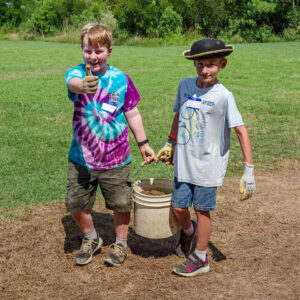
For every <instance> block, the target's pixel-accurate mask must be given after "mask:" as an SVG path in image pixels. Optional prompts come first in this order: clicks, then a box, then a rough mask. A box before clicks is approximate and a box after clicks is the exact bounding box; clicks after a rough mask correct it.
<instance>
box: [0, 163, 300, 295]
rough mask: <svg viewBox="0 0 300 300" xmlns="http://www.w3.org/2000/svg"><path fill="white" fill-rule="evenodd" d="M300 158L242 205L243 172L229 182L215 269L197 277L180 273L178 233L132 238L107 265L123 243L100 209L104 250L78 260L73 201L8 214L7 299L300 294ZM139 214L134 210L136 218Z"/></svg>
mask: <svg viewBox="0 0 300 300" xmlns="http://www.w3.org/2000/svg"><path fill="white" fill-rule="evenodd" d="M299 177H300V161H299V160H298V161H295V162H294V163H293V164H290V165H288V166H284V167H282V168H280V169H278V170H271V171H270V170H266V171H257V172H256V186H257V192H256V193H255V195H254V196H253V197H252V198H251V199H249V200H246V201H240V200H239V195H238V194H237V189H238V185H239V179H240V178H239V177H230V178H226V179H225V182H224V186H223V187H222V188H221V189H220V190H219V192H218V198H217V208H216V211H215V212H214V213H213V214H212V219H213V233H212V237H211V243H210V246H209V250H208V254H209V263H210V267H211V271H210V272H209V273H206V274H202V275H198V276H196V277H191V278H183V277H179V276H176V275H174V274H172V273H171V270H172V266H173V265H174V264H176V263H178V262H179V261H181V259H180V258H178V257H177V256H176V255H175V254H174V251H173V249H174V245H175V243H176V238H177V236H173V237H170V238H167V239H161V240H151V239H147V238H143V237H140V236H138V235H136V234H135V232H134V230H133V224H132V227H131V228H130V234H129V247H130V250H129V255H128V258H127V259H126V261H125V262H124V265H123V266H121V267H120V268H115V267H106V266H105V265H104V264H103V259H104V257H105V256H106V255H107V254H108V252H109V245H110V244H111V243H112V242H113V241H114V230H113V224H112V215H111V213H110V212H109V211H107V210H105V209H104V208H103V204H102V203H99V202H100V201H98V204H97V205H96V206H95V212H94V215H93V216H94V220H95V224H96V229H97V231H98V232H99V233H100V235H101V237H102V238H103V240H104V246H103V248H102V252H101V253H99V254H98V255H96V256H95V257H94V259H93V261H92V263H90V264H89V265H87V266H84V267H78V266H75V265H74V257H75V254H76V252H77V251H78V249H79V247H80V243H81V240H80V232H79V231H78V229H77V227H76V225H75V223H74V222H73V220H72V219H71V217H70V216H69V215H68V214H67V213H66V212H65V209H64V203H63V201H59V202H54V203H49V204H47V205H39V206H33V207H28V208H27V213H26V215H25V216H23V217H22V218H19V219H17V220H14V221H8V220H7V219H4V218H3V217H2V218H0V226H1V232H0V299H5V300H6V299H143V300H145V299H300V285H299V283H300V280H299V279H300V278H299V260H300V257H299V256H300V252H299V225H300V218H299V211H300V210H299V194H300V179H299ZM132 220H133V216H132Z"/></svg>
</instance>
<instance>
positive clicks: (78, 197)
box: [65, 160, 132, 212]
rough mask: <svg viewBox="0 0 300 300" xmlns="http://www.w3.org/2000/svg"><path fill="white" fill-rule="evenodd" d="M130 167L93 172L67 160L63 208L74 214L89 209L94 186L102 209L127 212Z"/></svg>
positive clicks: (91, 204) (130, 203)
mask: <svg viewBox="0 0 300 300" xmlns="http://www.w3.org/2000/svg"><path fill="white" fill-rule="evenodd" d="M131 184H132V179H131V178H130V164H128V165H125V166H123V167H119V168H114V169H109V170H101V171H99V170H93V169H89V168H87V167H84V166H81V165H78V164H76V163H74V162H73V161H71V160H69V165H68V181H67V195H66V200H65V204H66V209H67V211H68V212H76V211H81V210H86V209H92V208H93V205H94V202H95V198H96V191H97V188H98V185H99V186H100V189H101V192H102V195H103V197H104V200H105V205H106V208H108V209H111V210H115V211H119V212H130V211H131V208H132V189H131Z"/></svg>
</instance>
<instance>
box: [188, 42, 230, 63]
mask: <svg viewBox="0 0 300 300" xmlns="http://www.w3.org/2000/svg"><path fill="white" fill-rule="evenodd" d="M233 50H234V47H233V46H231V45H228V46H226V47H225V49H221V50H213V51H207V52H202V53H198V54H194V55H191V51H190V50H186V51H184V52H183V56H184V57H185V58H187V59H192V60H195V59H202V58H203V59H204V58H212V57H222V56H227V55H229V54H231V53H232V52H233Z"/></svg>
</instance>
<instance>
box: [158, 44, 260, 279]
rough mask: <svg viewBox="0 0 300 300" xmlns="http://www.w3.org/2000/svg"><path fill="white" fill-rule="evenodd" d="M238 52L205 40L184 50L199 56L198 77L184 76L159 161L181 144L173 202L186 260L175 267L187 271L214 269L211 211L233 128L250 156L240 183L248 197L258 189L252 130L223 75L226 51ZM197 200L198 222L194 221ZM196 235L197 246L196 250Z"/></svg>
mask: <svg viewBox="0 0 300 300" xmlns="http://www.w3.org/2000/svg"><path fill="white" fill-rule="evenodd" d="M232 51H233V47H232V46H226V45H225V44H224V43H223V41H221V40H218V39H202V40H199V41H197V42H195V43H194V44H193V45H192V47H191V50H188V51H185V52H184V53H183V55H184V57H185V58H187V59H191V60H193V61H194V66H195V68H196V72H197V74H198V76H197V77H196V78H185V79H183V80H181V81H180V83H179V87H178V92H177V96H176V100H175V104H174V107H173V111H174V112H175V116H174V119H173V123H172V127H171V133H170V135H169V137H168V140H167V143H166V145H165V146H164V147H163V148H162V149H161V150H160V152H159V153H158V155H157V158H158V160H160V161H162V162H165V163H166V164H170V163H172V162H173V157H174V152H175V147H176V152H175V160H174V189H173V195H172V207H173V211H174V213H175V215H176V217H177V219H178V221H179V223H180V224H181V226H182V231H181V234H180V238H179V241H178V244H177V246H176V253H177V255H179V256H182V257H184V256H185V257H186V260H185V261H184V262H183V263H181V264H178V265H176V266H174V268H173V272H174V273H176V274H178V275H182V276H194V275H196V274H199V273H204V272H208V271H209V265H208V260H207V254H206V250H207V247H208V242H209V239H210V234H211V219H210V211H211V210H214V208H215V204H216V193H217V187H218V186H221V185H222V183H223V179H224V176H225V172H226V168H227V163H228V157H229V149H230V134H231V128H233V129H234V130H235V132H236V134H237V137H238V139H239V142H240V146H241V150H242V152H243V156H244V161H245V170H244V175H243V177H242V179H241V183H240V193H241V194H242V199H246V198H249V197H251V195H252V192H254V191H255V181H254V165H253V161H252V153H251V145H250V139H249V135H248V132H247V130H246V128H245V126H244V123H243V119H242V117H241V115H240V113H239V111H238V109H237V106H236V103H235V100H234V97H233V94H232V93H231V92H229V91H228V90H227V89H226V88H225V87H224V86H223V85H222V83H221V82H219V81H218V79H217V75H218V72H219V70H220V69H224V68H225V67H226V64H227V60H226V59H225V56H227V55H229V54H231V53H232ZM192 204H193V207H194V210H195V213H196V216H197V223H196V222H195V221H194V220H191V216H190V212H189V207H191V206H192ZM196 236H197V243H196V249H195V251H194V252H192V253H191V250H192V244H193V240H194V237H196Z"/></svg>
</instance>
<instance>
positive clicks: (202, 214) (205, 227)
mask: <svg viewBox="0 0 300 300" xmlns="http://www.w3.org/2000/svg"><path fill="white" fill-rule="evenodd" d="M195 212H196V216H197V224H198V229H197V235H198V236H197V244H196V249H197V250H199V251H205V250H206V249H207V247H208V242H209V240H210V235H211V227H212V226H211V218H210V212H209V211H204V210H195Z"/></svg>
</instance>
